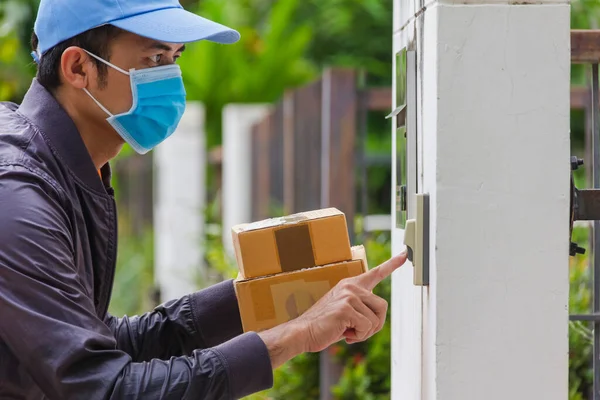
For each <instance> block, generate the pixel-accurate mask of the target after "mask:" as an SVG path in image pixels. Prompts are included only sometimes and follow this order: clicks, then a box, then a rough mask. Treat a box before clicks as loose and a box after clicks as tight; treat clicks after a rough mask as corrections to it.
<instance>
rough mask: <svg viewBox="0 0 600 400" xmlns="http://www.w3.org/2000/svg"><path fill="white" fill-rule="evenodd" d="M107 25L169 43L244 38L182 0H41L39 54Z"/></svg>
mask: <svg viewBox="0 0 600 400" xmlns="http://www.w3.org/2000/svg"><path fill="white" fill-rule="evenodd" d="M106 24H110V25H114V26H116V27H118V28H121V29H123V30H125V31H128V32H132V33H135V34H137V35H140V36H144V37H147V38H150V39H154V40H158V41H160V42H167V43H188V42H195V41H198V40H209V41H212V42H217V43H222V44H229V43H234V42H237V41H238V40H239V38H240V34H239V33H238V32H237V31H235V30H233V29H231V28H228V27H226V26H223V25H221V24H218V23H216V22H213V21H211V20H208V19H206V18H202V17H200V16H198V15H196V14H192V13H191V12H188V11H186V10H184V9H183V7H182V6H181V4H179V1H178V0H41V2H40V7H39V10H38V14H37V19H36V21H35V26H34V31H35V33H36V35H37V37H38V40H39V46H38V49H37V56H38V57H40V56H41V55H43V54H44V53H45V52H46V51H47V50H49V49H51V48H52V47H54V46H56V45H57V44H59V43H60V42H63V41H65V40H67V39H70V38H72V37H74V36H77V35H79V34H80V33H83V32H85V31H87V30H90V29H93V28H96V27H99V26H102V25H106Z"/></svg>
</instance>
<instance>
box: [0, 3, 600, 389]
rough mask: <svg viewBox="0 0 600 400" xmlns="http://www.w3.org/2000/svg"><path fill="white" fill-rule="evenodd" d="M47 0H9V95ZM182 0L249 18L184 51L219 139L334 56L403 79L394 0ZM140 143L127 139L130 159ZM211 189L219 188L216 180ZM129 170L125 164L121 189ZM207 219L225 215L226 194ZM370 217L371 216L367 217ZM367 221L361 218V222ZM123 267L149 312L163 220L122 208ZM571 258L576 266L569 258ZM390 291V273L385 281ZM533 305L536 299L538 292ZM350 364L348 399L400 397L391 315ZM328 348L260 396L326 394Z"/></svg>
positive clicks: (120, 290) (213, 12)
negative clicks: (230, 113) (227, 109)
mask: <svg viewBox="0 0 600 400" xmlns="http://www.w3.org/2000/svg"><path fill="white" fill-rule="evenodd" d="M38 3H39V0H0V100H2V101H14V102H20V101H21V99H22V97H23V95H24V93H25V91H26V90H27V88H28V87H29V84H30V82H31V78H32V77H33V75H34V73H35V65H34V63H33V62H32V60H31V57H30V56H29V53H30V47H29V38H30V35H31V32H32V29H33V22H34V18H35V13H36V10H37V6H38ZM182 4H183V5H184V6H185V7H186V8H187V9H189V10H191V11H195V12H197V13H199V14H201V15H203V16H205V17H207V18H210V19H214V20H217V21H219V22H221V23H224V24H226V25H230V26H233V27H235V28H236V29H238V30H239V31H240V33H241V35H242V39H241V41H240V42H239V43H238V44H236V45H234V46H220V45H216V44H211V43H197V44H193V45H191V46H189V47H188V50H187V51H186V54H185V56H184V57H182V58H181V60H180V65H181V67H182V70H183V74H184V79H185V82H186V88H187V91H188V95H189V96H188V97H189V99H190V100H198V101H201V102H202V103H203V104H204V105H205V107H206V113H207V115H206V119H207V127H206V128H207V144H208V148H209V150H210V149H211V148H214V147H215V146H218V145H220V144H221V111H222V109H223V107H224V105H226V104H227V103H233V102H236V103H270V102H274V101H276V100H278V99H279V98H280V97H281V96H282V94H283V93H284V92H285V91H286V90H289V89H292V88H295V87H298V86H300V85H303V84H306V83H307V82H310V81H311V80H313V79H315V78H317V77H318V76H319V74H320V71H322V69H323V68H324V67H326V66H345V67H354V68H358V69H361V70H362V71H364V72H366V77H367V78H366V79H367V83H368V84H369V85H381V86H389V85H391V76H392V67H391V60H392V55H391V50H392V0H326V1H323V0H285V1H284V0H227V1H223V0H184V1H182ZM571 9H572V19H571V24H572V28H574V29H589V28H595V27H597V25H598V21H599V15H600V2H598V1H597V0H574V1H572V2H571ZM588 73H589V72H588V70H587V69H586V68H585V67H584V66H581V65H578V66H573V70H572V82H573V84H574V85H585V84H586V83H587V80H588ZM383 117H384V115H379V114H374V115H371V116H370V117H369V124H368V128H367V129H368V134H367V143H366V148H367V150H368V151H369V152H370V153H371V154H381V155H383V156H385V157H387V156H388V155H389V154H390V151H391V137H390V134H389V133H390V126H389V124H388V121H386V120H385V119H384V118H383ZM571 125H572V139H573V140H572V145H573V153H575V154H580V155H581V154H583V146H584V143H585V140H584V127H585V121H584V116H583V113H582V112H574V113H573V114H572V123H571ZM130 155H131V151H130V150H129V151H128V150H126V151H124V152H123V154H122V155H121V156H120V157H121V159H123V158H127V157H128V156H130ZM213 175H214V171H211V170H209V176H208V178H209V180H208V182H209V192H208V197H209V200H210V201H212V202H213V203H210V204H214V199H215V198H216V197H217V194H216V193H215V190H216V189H215V188H214V186H213V185H211V179H213ZM390 179H391V175H390V169H389V165H381V166H375V167H373V168H370V170H369V172H368V185H369V186H368V188H369V190H368V193H369V210H368V211H369V213H381V214H385V213H389V212H390V204H389V198H390V192H389V182H390ZM577 180H578V186H579V187H585V186H587V183H586V182H585V181H586V178H585V169H582V170H580V171H579V172H578V175H577ZM119 182H120V176H119V174H118V173H117V174H116V175H115V182H114V183H115V187H116V192H117V197H119V196H120V190H119ZM206 214H207V221H208V222H209V223H211V224H214V225H215V226H218V224H219V223H220V221H219V218H218V212H216V211H215V210H214V205H213V206H212V208H211V207H209V209H207V210H206ZM359 222H360V217H359ZM357 225H358V226H360V223H359V224H357ZM575 236H576V237H577V241H578V242H579V243H581V244H582V245H584V246H585V247H588V246H587V243H588V240H589V239H588V229H586V228H576V229H575ZM119 237H120V241H119V257H118V267H117V275H116V280H115V289H114V292H113V293H114V295H113V299H112V303H111V312H112V313H114V314H115V315H123V314H129V315H133V314H139V313H143V312H144V311H147V310H149V309H150V308H151V307H152V306H153V305H154V304H155V303H156V298H155V296H154V291H153V288H154V277H153V272H152V267H153V241H152V238H153V232H152V229H151V226H148V227H143V229H141V230H140V229H137V228H134V227H132V223H131V218H130V217H129V216H128V213H127V212H122V213H121V216H120V235H119ZM206 240H207V243H206V244H207V245H208V247H207V252H206V261H207V264H208V265H209V266H210V267H211V268H212V269H213V270H215V271H216V272H217V273H218V274H219V275H220V276H221V277H224V278H226V277H232V276H234V274H235V270H236V269H235V265H234V263H233V262H232V260H229V259H228V258H227V256H226V253H225V252H224V250H223V246H222V244H221V237H220V233H219V232H218V230H217V231H214V232H213V233H211V234H209V235H208V237H207V239H206ZM389 243H390V238H389V234H388V233H385V232H380V233H372V234H371V235H368V236H366V237H365V246H366V247H367V254H368V257H369V263H370V265H371V266H374V265H377V264H379V263H380V262H381V261H383V260H385V259H386V258H387V257H389V255H390V244H389ZM566 267H567V266H565V268H566ZM569 268H570V271H571V297H570V307H571V312H573V313H577V312H582V313H583V312H587V311H589V307H590V301H591V293H590V290H589V287H590V285H589V278H590V271H589V268H588V260H587V256H582V257H578V258H576V259H572V262H571V265H570V267H569ZM377 293H379V294H380V295H381V296H383V297H384V298H386V299H388V300H389V298H390V282H389V281H387V282H385V283H384V284H382V285H381V286H380V287H378V288H377ZM523 307H527V305H526V304H524V305H523ZM569 333H570V337H569V342H570V348H571V355H570V370H569V381H570V395H569V399H570V400H583V399H587V398H589V394H590V389H591V382H592V377H591V369H590V368H591V336H592V333H591V330H590V326H588V325H586V324H584V323H576V324H574V323H572V324H571V325H570V330H569ZM331 352H332V354H334V356H335V357H336V358H337V359H338V360H339V362H341V363H342V364H343V365H344V373H343V376H342V379H341V380H340V382H339V384H338V385H337V386H336V387H335V388H334V390H333V391H334V394H335V396H336V398H338V399H365V400H371V399H389V397H390V396H389V390H390V325H389V318H388V323H387V324H386V326H385V328H384V329H383V331H382V332H381V333H379V334H378V335H376V336H375V337H374V338H373V340H370V341H369V342H368V343H365V344H360V345H354V346H346V345H344V344H343V343H342V344H339V345H338V346H334V347H333V348H332V349H331ZM318 363H319V361H318V355H315V354H307V355H303V356H301V357H298V358H296V359H295V360H293V361H291V362H289V363H288V364H286V365H285V366H283V367H282V368H280V369H279V370H278V371H276V378H275V387H274V388H273V389H272V390H269V391H267V392H265V393H261V394H258V395H255V396H252V398H255V399H261V398H265V399H266V398H273V399H286V400H294V399H298V400H300V399H302V400H305V399H316V398H318V393H319V374H318V365H319V364H318Z"/></svg>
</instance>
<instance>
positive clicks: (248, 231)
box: [232, 208, 352, 278]
mask: <svg viewBox="0 0 600 400" xmlns="http://www.w3.org/2000/svg"><path fill="white" fill-rule="evenodd" d="M232 236H233V244H234V247H235V255H236V259H237V263H238V268H239V270H240V272H241V274H242V276H243V277H244V278H255V277H259V276H266V275H272V274H278V273H281V272H291V271H298V270H301V269H304V268H311V267H315V266H317V265H327V264H331V263H335V262H339V261H348V260H350V259H351V258H352V254H351V251H350V238H349V236H348V226H347V225H346V216H345V215H344V213H342V212H341V211H339V210H337V209H335V208H327V209H323V210H315V211H309V212H305V213H299V214H294V215H290V216H287V217H280V218H271V219H267V220H264V221H259V222H255V223H252V224H242V225H236V226H234V227H233V229H232Z"/></svg>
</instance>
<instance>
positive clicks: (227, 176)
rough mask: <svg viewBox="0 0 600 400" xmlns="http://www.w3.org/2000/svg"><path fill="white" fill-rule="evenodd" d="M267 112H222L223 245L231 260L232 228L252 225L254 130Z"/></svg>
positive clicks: (246, 107)
mask: <svg viewBox="0 0 600 400" xmlns="http://www.w3.org/2000/svg"><path fill="white" fill-rule="evenodd" d="M268 110H269V107H268V106H266V105H262V104H252V105H250V104H230V105H228V106H226V107H225V108H224V110H223V245H224V246H225V249H226V250H227V251H228V253H229V255H230V256H231V257H234V250H233V242H232V240H231V228H232V227H233V226H234V225H237V224H240V223H245V222H251V221H250V219H251V211H252V209H251V196H252V182H251V178H252V175H251V171H252V141H251V139H252V138H251V133H252V127H253V125H254V124H256V123H258V122H260V121H261V119H262V118H264V117H265V116H266V115H267V112H268Z"/></svg>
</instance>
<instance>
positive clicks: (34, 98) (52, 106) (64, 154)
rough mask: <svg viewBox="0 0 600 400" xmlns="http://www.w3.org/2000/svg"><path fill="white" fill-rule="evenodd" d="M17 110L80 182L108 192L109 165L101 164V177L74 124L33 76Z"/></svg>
mask: <svg viewBox="0 0 600 400" xmlns="http://www.w3.org/2000/svg"><path fill="white" fill-rule="evenodd" d="M18 112H19V113H21V114H22V115H24V116H25V117H26V118H28V119H29V120H30V121H31V122H32V123H33V124H34V125H35V126H37V127H38V129H39V130H40V131H41V133H42V135H43V136H44V138H45V139H46V140H47V141H48V142H49V144H50V147H51V148H52V150H53V151H54V152H55V153H56V155H57V158H58V159H59V160H60V161H62V162H63V163H64V164H65V165H66V167H67V168H69V169H70V170H71V172H72V173H73V174H74V175H75V176H76V177H77V178H78V179H79V180H80V181H81V182H82V183H83V184H84V185H86V186H87V187H89V188H91V189H93V190H94V191H97V192H100V193H102V194H106V193H109V194H112V189H111V188H110V166H109V165H108V164H106V165H105V166H104V167H102V179H101V178H100V176H99V175H98V171H97V170H96V168H95V166H94V163H93V161H92V158H91V156H90V154H89V152H88V150H87V148H86V147H85V144H84V143H83V139H82V138H81V135H80V134H79V131H78V130H77V127H76V126H75V123H74V122H73V120H72V119H71V117H69V115H68V114H67V112H66V111H65V110H64V109H63V108H62V106H61V105H60V104H59V103H58V101H56V99H55V98H54V97H53V96H52V94H50V92H48V90H46V88H44V87H43V86H42V85H41V84H40V83H39V82H38V81H37V79H34V80H33V82H32V84H31V87H30V88H29V90H28V91H27V93H26V94H25V97H24V98H23V102H22V103H21V106H20V107H19V109H18Z"/></svg>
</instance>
